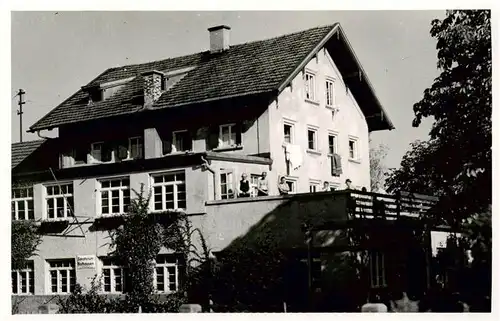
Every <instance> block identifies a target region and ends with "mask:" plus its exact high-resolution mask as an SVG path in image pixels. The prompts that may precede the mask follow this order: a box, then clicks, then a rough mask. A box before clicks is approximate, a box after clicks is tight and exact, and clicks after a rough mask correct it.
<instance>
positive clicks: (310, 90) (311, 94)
mask: <svg viewBox="0 0 500 321" xmlns="http://www.w3.org/2000/svg"><path fill="white" fill-rule="evenodd" d="M315 86H316V84H315V76H314V74H312V73H310V72H306V75H305V89H306V99H307V100H311V101H315V100H316V88H315Z"/></svg>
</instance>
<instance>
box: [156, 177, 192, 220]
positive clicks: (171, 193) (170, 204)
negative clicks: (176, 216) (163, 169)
mask: <svg viewBox="0 0 500 321" xmlns="http://www.w3.org/2000/svg"><path fill="white" fill-rule="evenodd" d="M152 199H153V204H154V207H153V208H154V211H165V210H169V209H186V176H185V173H184V172H176V173H167V174H161V175H154V176H153V198H152Z"/></svg>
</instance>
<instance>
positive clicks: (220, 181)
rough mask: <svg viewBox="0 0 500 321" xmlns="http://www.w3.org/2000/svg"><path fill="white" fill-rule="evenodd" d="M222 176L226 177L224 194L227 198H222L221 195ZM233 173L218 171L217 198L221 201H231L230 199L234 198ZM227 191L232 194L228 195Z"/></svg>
mask: <svg viewBox="0 0 500 321" xmlns="http://www.w3.org/2000/svg"><path fill="white" fill-rule="evenodd" d="M222 175H226V187H227V193H226V194H224V195H226V196H227V197H226V198H223V197H222V196H223V194H222V179H221V178H222ZM229 177H231V180H228V178H229ZM235 177H236V175H235V172H234V170H233V169H221V170H220V171H219V198H220V199H221V200H222V199H232V198H236V194H237V193H236V189H235V185H236V184H235ZM229 190H232V191H233V193H232V194H230V193H229Z"/></svg>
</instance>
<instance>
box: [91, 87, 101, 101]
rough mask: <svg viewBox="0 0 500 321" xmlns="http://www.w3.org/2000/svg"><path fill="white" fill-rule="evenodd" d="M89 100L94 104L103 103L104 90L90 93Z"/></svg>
mask: <svg viewBox="0 0 500 321" xmlns="http://www.w3.org/2000/svg"><path fill="white" fill-rule="evenodd" d="M89 98H90V99H91V100H92V101H93V102H98V101H101V100H102V98H103V90H102V89H96V90H94V91H92V92H90V93H89Z"/></svg>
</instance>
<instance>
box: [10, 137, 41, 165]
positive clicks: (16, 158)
mask: <svg viewBox="0 0 500 321" xmlns="http://www.w3.org/2000/svg"><path fill="white" fill-rule="evenodd" d="M43 142H45V139H39V140H33V141H29V142H22V143H13V144H12V146H11V151H12V155H11V168H14V167H16V166H17V165H19V164H20V163H21V162H22V161H23V160H25V159H26V157H28V156H29V155H31V154H32V153H33V152H34V151H35V150H37V149H38V147H40V145H42V143H43Z"/></svg>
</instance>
